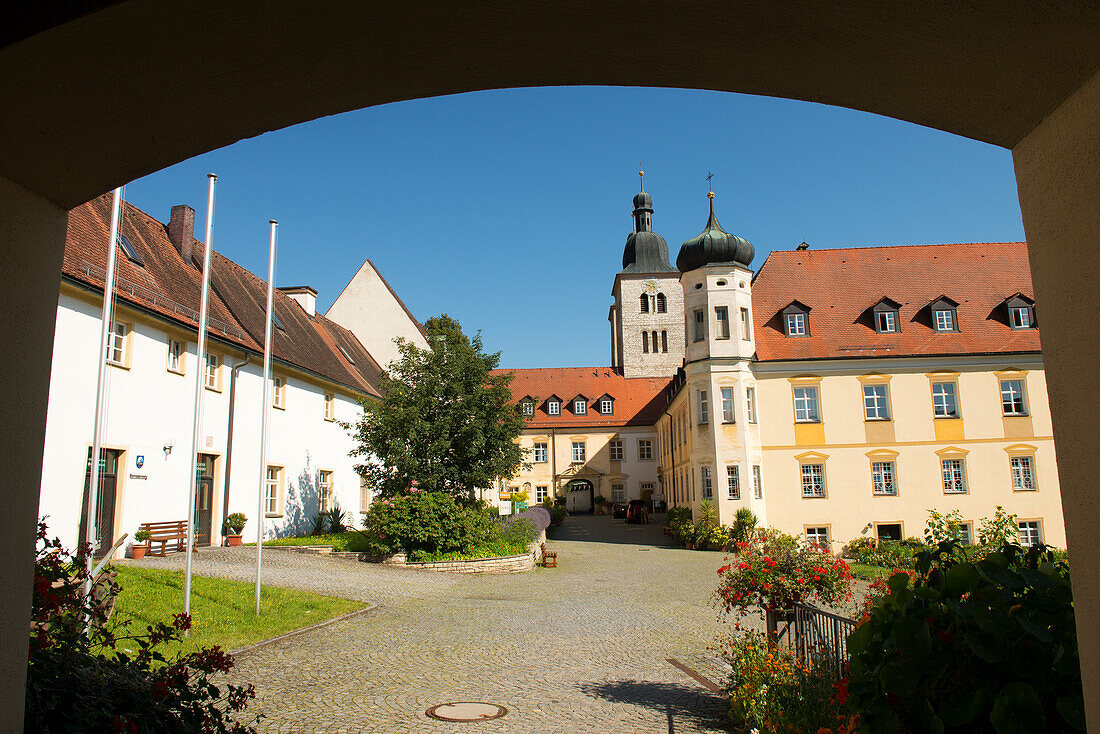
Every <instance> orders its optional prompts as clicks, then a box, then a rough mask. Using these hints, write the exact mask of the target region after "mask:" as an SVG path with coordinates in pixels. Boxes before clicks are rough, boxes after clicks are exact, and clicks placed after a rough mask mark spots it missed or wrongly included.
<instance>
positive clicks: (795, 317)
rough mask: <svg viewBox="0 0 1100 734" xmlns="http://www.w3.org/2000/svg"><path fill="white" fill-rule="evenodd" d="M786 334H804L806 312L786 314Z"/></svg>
mask: <svg viewBox="0 0 1100 734" xmlns="http://www.w3.org/2000/svg"><path fill="white" fill-rule="evenodd" d="M787 336H806V314H804V313H789V314H787Z"/></svg>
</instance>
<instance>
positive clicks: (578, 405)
mask: <svg viewBox="0 0 1100 734" xmlns="http://www.w3.org/2000/svg"><path fill="white" fill-rule="evenodd" d="M573 414H574V415H588V402H587V401H585V400H582V399H580V398H574V399H573Z"/></svg>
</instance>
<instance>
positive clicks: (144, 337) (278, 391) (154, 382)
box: [39, 196, 420, 553]
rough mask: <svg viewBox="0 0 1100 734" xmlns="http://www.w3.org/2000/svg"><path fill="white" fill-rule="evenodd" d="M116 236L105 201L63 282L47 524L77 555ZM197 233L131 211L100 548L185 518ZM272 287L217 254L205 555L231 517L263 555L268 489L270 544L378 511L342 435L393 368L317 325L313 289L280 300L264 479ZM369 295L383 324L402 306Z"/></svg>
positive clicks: (206, 437)
mask: <svg viewBox="0 0 1100 734" xmlns="http://www.w3.org/2000/svg"><path fill="white" fill-rule="evenodd" d="M109 223H110V200H109V197H108V196H103V197H100V198H98V199H96V200H94V201H92V202H89V203H87V204H85V205H83V206H81V207H78V208H77V209H75V210H73V211H72V212H70V214H69V225H68V235H67V239H66V247H65V258H64V262H63V268H62V283H61V295H60V298H59V302H58V313H57V328H56V332H55V335H54V358H53V373H52V377H51V385H50V402H49V412H48V416H47V427H46V442H45V451H44V456H43V471H42V492H41V501H40V508H39V510H40V514H42V515H46V516H48V517H47V523H48V524H49V527H50V532H51V533H52V534H56V535H58V536H59V537H60V538H61V539H62V540H63V541H64V542H65V543H67V544H70V545H75V544H76V543H77V542H78V539H79V538H80V537H82V532H83V531H82V530H81V529H80V528H81V524H82V519H83V517H84V514H85V513H84V512H83V511H82V504H83V507H85V508H86V506H87V505H86V502H87V495H86V492H87V486H88V478H89V474H88V468H89V466H90V463H91V462H90V456H91V439H92V433H93V415H94V403H95V394H96V373H97V369H96V366H97V361H98V356H99V334H100V314H101V308H102V297H103V282H104V269H105V263H106V243H107V240H108V237H109ZM193 231H194V211H193V210H192V209H191V208H190V207H186V206H177V207H173V209H172V218H171V221H170V223H169V224H168V225H167V226H165V225H164V224H163V223H161V222H159V221H157V220H156V219H154V218H152V217H150V216H149V215H147V214H145V213H144V212H142V211H140V210H138V209H137V208H135V207H133V206H132V205H130V204H125V203H124V205H123V221H122V227H121V235H122V237H121V238H120V242H119V245H118V246H119V251H118V254H117V257H116V268H117V280H116V288H115V295H116V299H117V300H116V305H115V311H114V324H113V326H112V336H111V339H110V353H109V355H108V357H109V362H110V366H109V368H108V377H107V390H108V395H109V409H108V411H107V414H106V421H105V434H104V435H105V439H104V442H103V448H104V451H103V453H102V454H101V465H100V468H101V471H102V474H101V482H102V484H101V489H100V502H99V508H98V512H97V515H98V521H97V526H98V536H99V538H100V544H101V547H102V548H104V549H106V548H109V547H110V546H111V545H112V544H113V542H114V540H115V539H116V538H118V537H119V536H120V535H121V534H122V533H130V534H131V535H132V534H133V533H134V532H135V531H136V530H137V529H138V527H139V525H140V524H141V523H143V522H161V521H174V520H186V517H187V506H188V489H189V483H190V476H189V474H188V472H189V469H190V465H191V461H192V453H191V436H192V421H193V408H194V393H195V382H194V380H195V377H196V368H197V365H196V364H195V360H196V343H195V342H196V333H197V323H198V313H197V311H198V304H199V295H200V289H201V279H202V269H201V259H202V256H203V251H204V250H203V247H202V245H201V244H200V243H198V242H197V241H195V240H194V236H193ZM266 289H267V284H266V283H265V282H264V281H263V280H261V279H260V278H257V277H256V276H254V275H253V274H251V273H249V272H247V271H246V270H244V269H243V268H241V267H240V266H238V265H236V264H235V263H233V262H231V261H229V260H227V259H226V258H224V257H222V256H221V255H218V254H217V253H215V254H214V256H213V260H212V263H211V290H210V322H209V330H208V339H207V352H208V360H207V365H206V366H205V368H204V369H203V370H202V376H203V379H204V383H205V393H204V395H205V398H204V401H203V404H204V415H203V423H202V431H201V436H200V441H199V444H200V445H199V446H198V447H197V450H198V451H199V452H200V458H199V462H198V466H197V470H198V471H199V473H200V478H199V491H198V499H197V505H196V510H195V523H196V538H197V540H198V544H199V545H200V546H201V545H211V544H212V545H220V544H222V542H223V531H222V523H223V520H224V518H225V517H226V515H227V514H229V513H233V512H242V513H244V514H245V515H246V516H247V517H248V518H249V522H248V524H247V525H246V527H245V530H244V534H245V540H246V542H247V541H255V539H256V528H257V527H258V523H257V522H256V513H257V507H258V501H259V495H258V493H259V492H260V489H261V486H260V485H261V477H263V478H264V481H263V484H264V518H265V519H264V523H265V537H272V536H276V535H288V534H294V533H300V532H305V531H307V530H308V529H309V527H310V526H311V521H312V518H313V516H314V515H316V514H317V513H318V512H319V511H320V510H325V509H329V508H331V507H332V506H333V505H334V504H337V503H338V504H339V506H340V507H341V508H343V509H345V510H347V511H348V512H349V519H350V520H351V521H352V522H356V523H357V522H358V513H359V512H360V510H362V509H365V507H366V504H367V503H368V502H369V496H367V494H366V492H365V491H363V490H361V487H360V478H359V475H358V474H357V473H356V472H355V469H354V466H355V464H357V463H360V461H361V460H359V459H353V458H352V457H350V456H349V451H351V449H352V448H353V447H354V443H353V441H352V439H351V437H350V436H349V434H348V431H347V429H346V428H345V426H344V424H349V423H354V422H355V421H356V420H357V419H358V417H359V415H360V414H361V412H362V408H361V407H360V404H359V403H360V401H361V400H371V399H376V398H377V397H378V392H377V390H376V387H375V386H376V384H377V379H378V377H379V375H380V373H381V370H380V368H379V366H378V363H377V362H376V361H375V360H374V359H373V358H372V356H371V354H370V353H369V352H368V351H367V350H366V349H365V348H364V347H363V345H362V344H361V343H360V342H359V340H358V339H357V338H356V337H355V336H354V335H353V334H352V333H351V332H350V331H348V330H347V329H345V328H343V327H342V326H340V325H338V324H336V323H335V322H333V321H331V320H329V319H328V318H326V317H325V316H322V315H320V314H318V313H316V310H315V299H316V295H317V294H316V291H314V290H313V289H312V288H308V287H295V288H284V289H279V290H278V291H277V292H276V303H275V318H276V326H277V328H275V329H273V334H274V337H273V361H272V366H273V368H272V374H273V385H272V387H273V391H272V393H273V403H272V410H271V416H270V423H269V431H268V436H269V442H268V450H267V467H266V470H265V471H261V467H260V466H259V461H260V445H259V436H260V410H259V408H260V402H261V400H262V382H263V380H262V369H263V330H264V321H265V318H264V311H265V306H264V304H265V302H266ZM370 297H371V298H376V299H379V300H380V301H381V304H380V306H379V308H380V310H383V311H385V312H387V313H389V312H391V311H394V310H395V304H394V303H393V301H396V303H397V304H400V301H398V300H397V297H396V295H395V294H393V293H392V291H390V290H389V289H386V290H385V291H381V292H378V293H372V294H370ZM396 308H397V309H398V310H400V312H401V313H403V314H405V315H406V317H407V319H408V321H409V322H410V324H411V325H409V324H407V325H405V326H403V328H402V333H407V332H408V330H409V329H410V328H411V329H413V330H417V331H418V330H419V328H420V327H419V324H417V323H416V321H415V319H413V318H412V316H411V315H409V314H408V311H407V309H405V308H404V305H403V304H400V305H399V306H397V307H396ZM374 336H375V338H376V339H380V337H378V335H377V334H375V335H374ZM82 492H83V493H84V494H82ZM82 496H83V498H84V499H83V502H82ZM128 545H129V544H128V543H127V544H126V545H124V546H123V547H122V550H120V551H119V553H122V552H124V551H125V549H126V548H127V547H128Z"/></svg>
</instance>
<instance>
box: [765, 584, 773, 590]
mask: <svg viewBox="0 0 1100 734" xmlns="http://www.w3.org/2000/svg"><path fill="white" fill-rule="evenodd" d="M771 588H772V585H771V584H764V590H765V591H771Z"/></svg>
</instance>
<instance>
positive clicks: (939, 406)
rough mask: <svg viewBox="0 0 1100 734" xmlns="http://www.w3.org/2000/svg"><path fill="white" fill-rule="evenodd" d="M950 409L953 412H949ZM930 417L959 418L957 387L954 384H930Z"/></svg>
mask: <svg viewBox="0 0 1100 734" xmlns="http://www.w3.org/2000/svg"><path fill="white" fill-rule="evenodd" d="M950 408H954V410H950ZM932 417H933V418H958V417H959V396H958V385H957V384H956V383H955V382H951V381H944V382H933V383H932Z"/></svg>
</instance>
